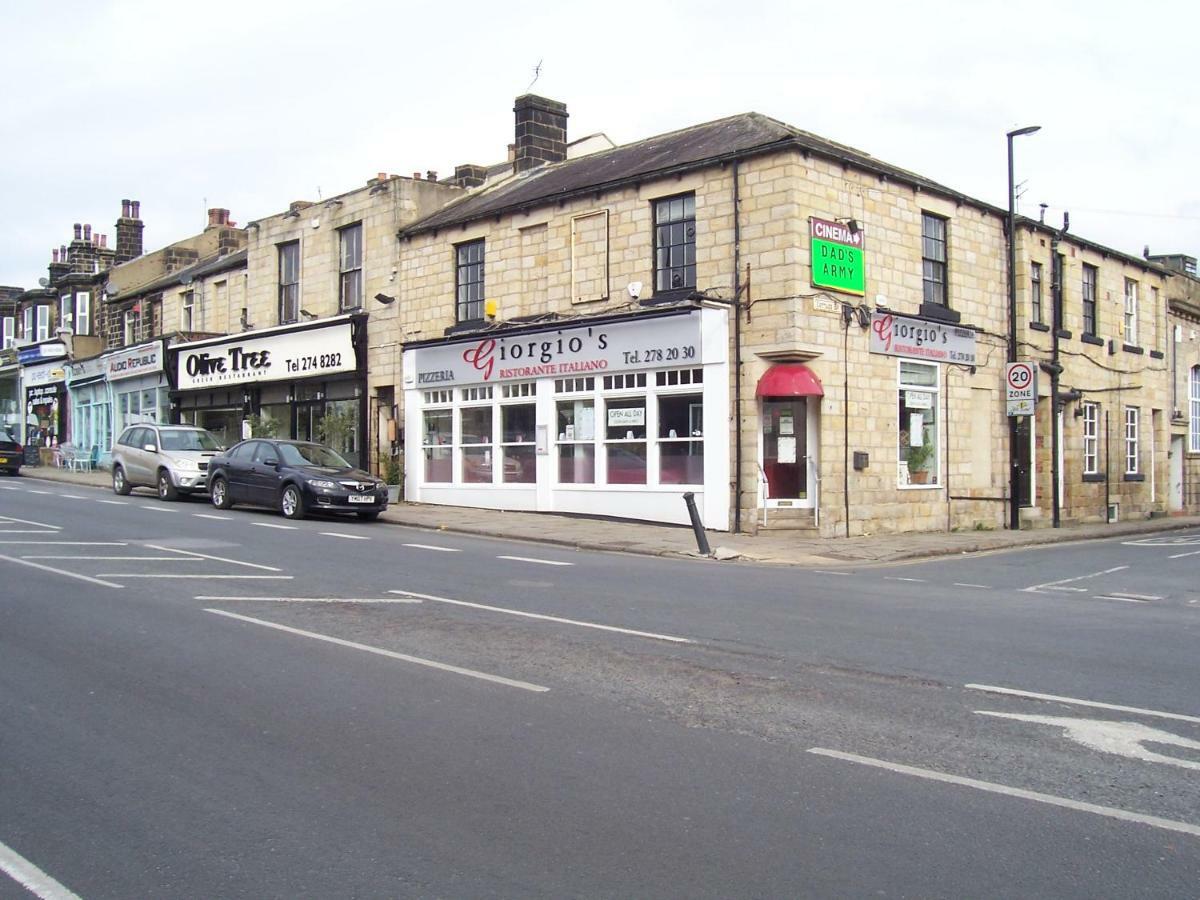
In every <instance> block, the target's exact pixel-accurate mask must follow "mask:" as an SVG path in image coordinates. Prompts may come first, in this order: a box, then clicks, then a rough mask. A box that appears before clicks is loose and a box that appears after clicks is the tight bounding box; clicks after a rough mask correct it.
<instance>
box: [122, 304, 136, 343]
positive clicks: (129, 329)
mask: <svg viewBox="0 0 1200 900" xmlns="http://www.w3.org/2000/svg"><path fill="white" fill-rule="evenodd" d="M124 326H125V327H124V330H125V335H124V337H125V340H124V344H125V346H126V347H131V346H133V345H134V344H136V343H137V334H138V308H137V307H136V306H131V307H129V309H127V310H125V322H124Z"/></svg>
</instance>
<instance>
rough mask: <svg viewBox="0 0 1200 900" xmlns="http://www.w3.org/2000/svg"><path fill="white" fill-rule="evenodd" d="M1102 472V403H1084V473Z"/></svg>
mask: <svg viewBox="0 0 1200 900" xmlns="http://www.w3.org/2000/svg"><path fill="white" fill-rule="evenodd" d="M1099 473H1100V405H1099V404H1098V403H1084V404H1083V474H1084V475H1098V474H1099Z"/></svg>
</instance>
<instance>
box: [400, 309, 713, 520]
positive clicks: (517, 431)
mask: <svg viewBox="0 0 1200 900" xmlns="http://www.w3.org/2000/svg"><path fill="white" fill-rule="evenodd" d="M727 315H728V314H727V313H726V312H725V310H723V309H713V308H697V307H692V306H688V307H682V308H672V309H664V310H656V311H647V312H640V313H634V314H630V315H624V316H598V317H594V318H589V319H583V318H580V319H574V320H571V322H570V323H569V324H565V323H562V322H559V323H553V324H546V323H539V324H537V325H524V326H516V327H510V328H506V329H503V330H496V331H492V332H488V333H486V334H482V335H481V334H479V333H475V334H472V335H470V336H465V335H464V336H461V337H452V338H448V339H443V340H437V341H422V342H417V343H410V344H406V345H405V348H404V354H403V359H402V363H403V371H404V391H405V413H404V417H405V427H404V431H405V443H406V447H407V451H406V455H407V458H408V459H409V464H408V466H407V467H406V469H407V470H406V478H405V492H406V493H405V496H406V497H409V498H411V499H413V500H416V501H418V502H423V503H444V504H450V505H456V506H478V507H486V508H492V509H521V510H536V511H544V512H573V513H583V514H589V515H602V516H615V517H620V518H631V519H642V520H647V521H660V522H676V523H680V524H684V523H687V522H688V512H687V507H686V505H685V503H684V500H683V495H684V494H685V493H692V494H694V495H695V499H696V504H697V507H698V508H699V510H700V513H701V518H702V520H703V522H704V525H705V527H707V528H712V529H717V530H722V531H724V530H728V529H729V521H730V515H729V510H730V486H729V477H730V461H729V446H730V431H729V416H730V404H729V384H730V380H729V379H730V372H729V341H728V319H727ZM706 421H707V423H708V425H709V428H710V431H709V432H706V431H705V425H706ZM710 433H711V434H712V435H713V436H714V439H713V440H709V439H707V435H708V434H710Z"/></svg>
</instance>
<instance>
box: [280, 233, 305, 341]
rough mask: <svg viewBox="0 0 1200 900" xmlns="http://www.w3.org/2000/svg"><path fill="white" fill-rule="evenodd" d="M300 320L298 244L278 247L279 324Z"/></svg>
mask: <svg viewBox="0 0 1200 900" xmlns="http://www.w3.org/2000/svg"><path fill="white" fill-rule="evenodd" d="M299 318H300V242H299V241H292V242H291V243H289V244H280V245H279V324H280V325H286V324H288V323H289V322H295V321H297V320H298V319H299Z"/></svg>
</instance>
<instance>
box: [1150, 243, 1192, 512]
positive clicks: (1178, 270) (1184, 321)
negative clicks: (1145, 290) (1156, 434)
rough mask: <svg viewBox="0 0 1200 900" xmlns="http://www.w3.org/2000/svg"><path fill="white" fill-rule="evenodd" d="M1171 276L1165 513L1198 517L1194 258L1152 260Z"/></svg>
mask: <svg viewBox="0 0 1200 900" xmlns="http://www.w3.org/2000/svg"><path fill="white" fill-rule="evenodd" d="M1150 259H1151V260H1153V261H1155V262H1157V263H1160V264H1161V265H1163V266H1165V267H1166V268H1167V269H1168V270H1170V273H1171V279H1170V281H1169V282H1168V283H1167V303H1168V310H1167V336H1166V341H1167V360H1166V361H1167V365H1168V369H1169V372H1170V377H1171V384H1170V404H1169V406H1168V409H1170V410H1171V425H1170V451H1169V454H1168V466H1167V508H1168V510H1169V511H1170V512H1172V513H1188V514H1190V515H1196V514H1198V513H1200V280H1198V279H1197V277H1196V258H1195V257H1194V256H1185V255H1183V254H1172V255H1170V256H1152V257H1150Z"/></svg>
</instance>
